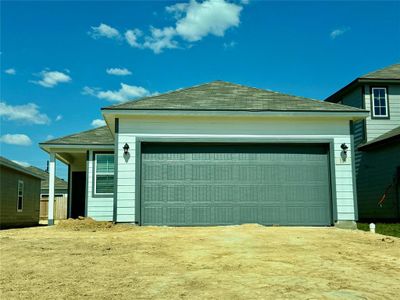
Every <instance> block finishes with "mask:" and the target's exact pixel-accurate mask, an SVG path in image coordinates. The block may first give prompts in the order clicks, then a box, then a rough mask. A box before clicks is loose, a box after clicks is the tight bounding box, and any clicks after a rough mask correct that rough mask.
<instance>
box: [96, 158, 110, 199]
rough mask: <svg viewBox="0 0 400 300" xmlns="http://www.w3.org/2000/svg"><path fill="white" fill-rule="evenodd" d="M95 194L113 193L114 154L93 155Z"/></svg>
mask: <svg viewBox="0 0 400 300" xmlns="http://www.w3.org/2000/svg"><path fill="white" fill-rule="evenodd" d="M94 180H95V194H112V193H113V192H114V154H108V153H107V154H104V153H101V154H100V153H97V154H95V174H94Z"/></svg>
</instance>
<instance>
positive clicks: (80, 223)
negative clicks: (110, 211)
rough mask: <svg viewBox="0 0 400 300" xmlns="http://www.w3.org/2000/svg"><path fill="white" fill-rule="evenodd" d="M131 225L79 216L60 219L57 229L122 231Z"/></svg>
mask: <svg viewBox="0 0 400 300" xmlns="http://www.w3.org/2000/svg"><path fill="white" fill-rule="evenodd" d="M132 227H133V226H132V225H121V224H118V225H117V224H114V223H113V222H106V221H96V220H94V219H92V218H83V217H79V218H78V219H71V218H70V219H67V220H62V221H60V222H59V223H58V224H57V225H56V228H57V229H61V230H69V231H92V232H95V231H124V230H129V229H130V228H132Z"/></svg>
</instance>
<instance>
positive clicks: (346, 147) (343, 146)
mask: <svg viewBox="0 0 400 300" xmlns="http://www.w3.org/2000/svg"><path fill="white" fill-rule="evenodd" d="M340 148H342V153H341V157H342V159H343V161H346V159H347V149H349V147H348V146H347V145H346V144H345V143H343V144H341V145H340Z"/></svg>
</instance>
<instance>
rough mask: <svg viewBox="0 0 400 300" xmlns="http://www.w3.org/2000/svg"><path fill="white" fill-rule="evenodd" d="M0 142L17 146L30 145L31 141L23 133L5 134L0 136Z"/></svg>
mask: <svg viewBox="0 0 400 300" xmlns="http://www.w3.org/2000/svg"><path fill="white" fill-rule="evenodd" d="M0 142H2V143H5V144H10V145H17V146H30V145H32V141H31V139H30V138H29V136H27V135H25V134H19V133H17V134H5V135H2V136H1V137H0Z"/></svg>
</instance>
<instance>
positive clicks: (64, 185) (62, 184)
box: [27, 166, 68, 192]
mask: <svg viewBox="0 0 400 300" xmlns="http://www.w3.org/2000/svg"><path fill="white" fill-rule="evenodd" d="M27 169H28V170H30V171H31V172H32V173H35V174H37V175H38V176H40V177H42V178H43V180H42V183H41V185H40V187H41V189H42V190H48V189H49V173H47V172H46V171H45V170H42V169H39V168H37V167H34V166H30V167H27ZM54 184H55V189H56V190H65V191H66V192H67V190H68V182H67V181H64V180H63V179H61V178H59V177H57V176H56V177H55V182H54Z"/></svg>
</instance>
